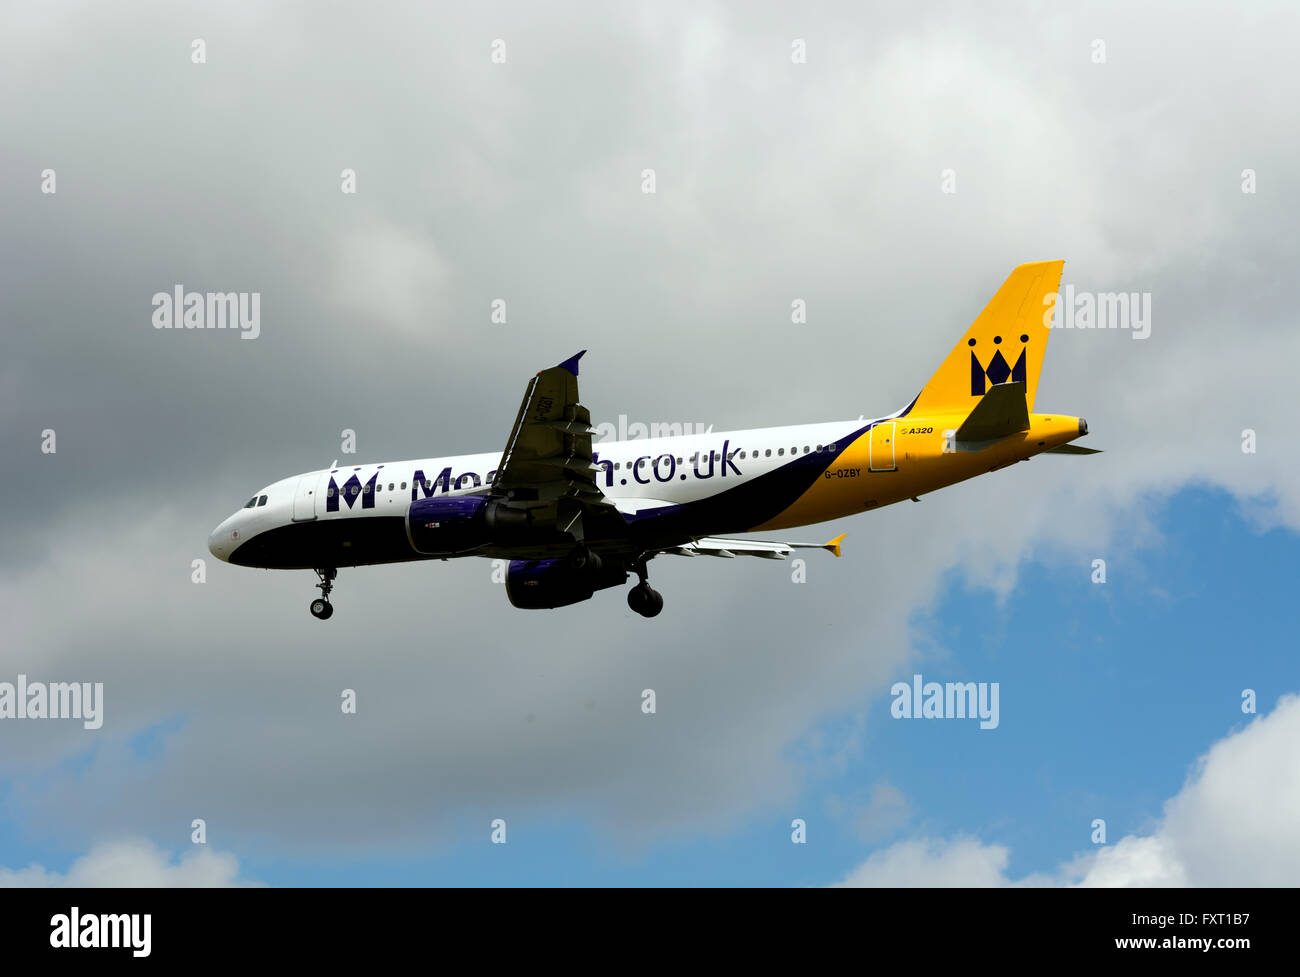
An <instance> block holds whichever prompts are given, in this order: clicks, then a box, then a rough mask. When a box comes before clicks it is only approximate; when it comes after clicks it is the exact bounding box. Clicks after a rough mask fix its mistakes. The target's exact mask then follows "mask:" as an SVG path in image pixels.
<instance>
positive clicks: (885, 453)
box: [867, 421, 898, 472]
mask: <svg viewBox="0 0 1300 977" xmlns="http://www.w3.org/2000/svg"><path fill="white" fill-rule="evenodd" d="M895 424H896V422H895V421H882V422H881V423H879V424H877V425H875V426H874V427H873V428H872V429H871V439H870V441H869V442H868V449H867V468H868V470H869V471H873V472H892V471H897V470H898V465H897V464H895V461H894V427H895Z"/></svg>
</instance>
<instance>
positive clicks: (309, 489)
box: [293, 475, 320, 522]
mask: <svg viewBox="0 0 1300 977" xmlns="http://www.w3.org/2000/svg"><path fill="white" fill-rule="evenodd" d="M319 478H320V476H319V475H304V476H303V477H302V478H300V479H298V487H297V488H296V489H295V490H294V493H293V521H294V522H310V521H311V520H312V519H315V518H316V495H315V492H316V483H317V480H318V479H319Z"/></svg>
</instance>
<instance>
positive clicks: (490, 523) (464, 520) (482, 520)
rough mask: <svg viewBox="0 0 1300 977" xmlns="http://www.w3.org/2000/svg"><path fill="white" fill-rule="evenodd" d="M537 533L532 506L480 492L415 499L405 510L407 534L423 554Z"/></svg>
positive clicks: (449, 551) (439, 553)
mask: <svg viewBox="0 0 1300 977" xmlns="http://www.w3.org/2000/svg"><path fill="white" fill-rule="evenodd" d="M535 534H536V530H535V529H534V528H533V515H532V513H531V512H530V511H529V510H527V509H512V508H510V507H509V506H508V505H505V504H504V503H502V502H500V501H498V500H497V499H489V498H485V497H484V496H481V495H460V496H453V497H451V498H447V497H442V498H435V499H416V500H415V501H414V502H412V503H411V507H410V508H409V509H407V510H406V538H407V539H409V540H410V541H411V548H412V549H414V550H415V552H417V553H419V554H421V555H423V556H456V555H457V554H459V553H468V552H469V551H470V550H475V549H478V548H479V547H480V546H483V545H485V544H487V543H525V542H530V541H532V538H533V536H534V535H535Z"/></svg>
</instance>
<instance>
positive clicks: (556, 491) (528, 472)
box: [492, 350, 613, 538]
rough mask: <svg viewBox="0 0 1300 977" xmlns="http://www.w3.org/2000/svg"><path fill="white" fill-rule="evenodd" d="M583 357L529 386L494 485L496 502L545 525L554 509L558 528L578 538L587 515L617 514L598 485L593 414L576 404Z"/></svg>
mask: <svg viewBox="0 0 1300 977" xmlns="http://www.w3.org/2000/svg"><path fill="white" fill-rule="evenodd" d="M585 352H586V350H583V351H582V352H580V353H578V354H577V355H575V356H572V357H570V358H569V359H567V360H565V361H564V362H563V363H561V364H560V365H559V366H553V367H551V368H550V369H549V370H543V371H542V372H541V373H539V374H537V376H535V377H533V379H532V380H531V381H530V382H529V384H528V389H527V390H526V391H524V400H523V403H522V404H520V405H519V416H518V417H516V418H515V425H514V428H513V429H512V430H511V431H510V437H509V439H508V440H507V441H506V449H505V451H504V452H503V453H502V456H501V465H500V467H499V468H498V469H497V473H496V477H495V478H494V479H493V481H492V495H493V496H495V497H497V498H500V499H504V500H506V501H508V502H510V503H511V504H512V505H517V506H519V507H521V508H530V509H535V510H540V511H538V512H537V513H536V516H537V517H538V518H539V519H540V520H542V521H549V518H548V510H552V509H553V512H554V520H555V525H556V527H557V528H558V529H560V530H562V531H577V534H578V536H579V538H581V531H580V530H581V516H582V513H583V511H584V509H592V508H597V509H601V510H603V511H608V512H612V511H613V507H612V506H611V505H610V503H609V502H608V500H607V499H606V498H605V494H604V493H603V492H601V490H600V488H599V487H598V486H597V485H596V473H597V472H598V471H600V468H599V466H597V465H595V464H594V463H593V462H592V458H591V438H592V435H594V434H595V433H596V432H595V430H594V429H593V428H592V426H591V413H590V411H588V410H587V408H585V407H583V406H582V404H580V403H578V360H580V359H581V358H582V355H583V353H585Z"/></svg>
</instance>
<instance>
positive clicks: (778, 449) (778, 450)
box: [776, 448, 785, 455]
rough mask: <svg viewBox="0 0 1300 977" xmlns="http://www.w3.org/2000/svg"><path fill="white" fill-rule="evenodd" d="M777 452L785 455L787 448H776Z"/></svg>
mask: <svg viewBox="0 0 1300 977" xmlns="http://www.w3.org/2000/svg"><path fill="white" fill-rule="evenodd" d="M776 453H777V454H778V455H784V454H785V449H784V448H777V449H776Z"/></svg>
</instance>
